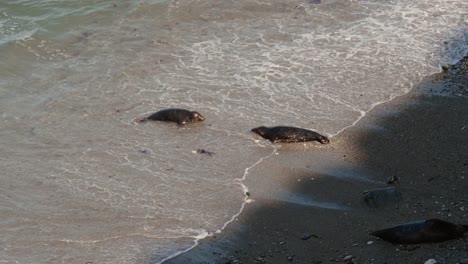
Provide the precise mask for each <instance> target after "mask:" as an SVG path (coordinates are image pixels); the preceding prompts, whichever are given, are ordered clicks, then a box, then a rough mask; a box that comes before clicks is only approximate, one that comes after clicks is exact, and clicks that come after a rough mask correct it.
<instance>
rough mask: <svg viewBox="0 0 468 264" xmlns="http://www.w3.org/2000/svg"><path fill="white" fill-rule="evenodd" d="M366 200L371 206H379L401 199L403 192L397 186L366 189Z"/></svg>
mask: <svg viewBox="0 0 468 264" xmlns="http://www.w3.org/2000/svg"><path fill="white" fill-rule="evenodd" d="M363 194H364V202H365V203H366V204H367V206H369V207H373V208H378V207H383V206H386V205H388V204H394V203H396V202H398V201H400V200H401V193H400V192H399V191H397V189H396V188H395V187H389V188H384V189H375V190H369V191H365V192H364V193H363Z"/></svg>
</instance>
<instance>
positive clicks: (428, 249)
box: [164, 57, 468, 263]
mask: <svg viewBox="0 0 468 264" xmlns="http://www.w3.org/2000/svg"><path fill="white" fill-rule="evenodd" d="M467 86H468V57H465V58H464V59H463V60H461V61H460V62H459V63H457V64H456V65H452V66H450V68H449V69H448V70H447V71H443V72H441V73H436V74H432V75H430V76H428V77H426V78H424V79H423V80H422V82H421V83H420V84H419V85H417V86H415V87H414V88H413V89H412V90H411V91H409V92H408V93H406V94H404V95H402V96H397V97H395V98H394V99H392V100H390V101H388V102H384V103H382V104H379V105H377V106H375V107H373V108H372V109H371V110H370V111H369V112H367V114H366V115H365V116H363V117H362V118H361V119H360V120H358V121H357V122H356V125H355V126H352V127H349V128H347V129H345V130H344V131H343V132H341V133H340V134H338V135H337V136H334V137H333V139H334V140H333V142H332V144H330V145H327V146H320V145H317V144H314V143H307V144H304V146H305V147H304V146H302V145H301V146H299V145H282V146H280V147H279V148H278V154H279V155H277V156H276V157H274V158H272V159H268V160H266V161H264V162H265V163H266V164H263V166H261V167H262V168H258V167H255V166H254V167H251V168H250V169H252V172H251V173H252V175H249V178H247V179H245V180H243V183H244V185H247V186H251V187H250V188H249V190H250V191H251V195H252V196H251V198H252V199H253V200H254V201H255V202H254V203H251V204H247V203H244V206H245V208H244V210H243V212H242V214H241V215H239V216H238V217H237V218H236V220H235V221H233V222H231V223H230V224H229V225H228V226H227V227H225V230H223V232H222V233H220V234H215V235H212V236H210V237H207V238H205V239H201V240H199V241H197V242H198V245H195V246H194V247H193V248H191V249H190V250H188V251H187V252H185V253H182V254H179V255H178V256H176V257H174V258H172V259H169V260H166V261H164V263H291V262H296V263H329V262H342V261H348V262H349V263H384V262H387V263H404V262H405V261H409V262H421V261H422V262H421V263H424V261H425V260H427V259H430V258H434V259H436V260H437V261H439V263H464V262H463V261H468V253H467V252H468V246H467V245H466V244H464V243H463V242H464V239H466V238H464V239H463V238H462V239H459V240H451V241H447V242H443V243H437V244H417V245H410V246H401V245H400V246H398V245H392V244H391V243H388V242H385V241H382V240H379V239H377V238H375V237H371V236H368V235H367V233H368V232H369V231H371V230H375V229H381V228H386V227H389V226H393V225H396V224H402V223H406V222H412V221H416V220H424V219H429V218H440V219H444V220H448V221H452V222H454V223H462V221H463V219H466V217H467V210H468V208H467V205H468V195H466V194H464V193H462V192H460V190H461V189H462V187H463V186H465V187H468V183H467V179H466V178H467V175H466V173H467V172H466V171H467V170H468V167H466V166H467V165H463V164H466V163H464V162H462V160H465V161H466V162H468V157H466V156H467V155H466V154H464V153H463V152H462V146H466V145H468V140H467V139H466V138H467V137H466V135H465V134H464V133H468V129H465V130H462V129H461V128H459V131H451V132H453V134H456V139H457V141H456V142H454V141H448V142H445V141H444V142H445V143H448V144H444V145H439V144H438V143H437V140H434V139H436V138H438V137H440V135H438V134H436V133H442V132H440V131H437V129H439V130H443V129H448V128H450V127H453V126H457V124H456V123H457V122H460V120H461V121H463V117H466V116H467V114H468V104H467V103H466V101H467V99H466V97H467V95H468V88H466V87H467ZM457 89H458V90H457ZM447 93H452V96H440V95H444V94H447ZM457 96H458V97H457ZM447 106H448V107H447ZM446 108H449V109H446ZM429 113H431V114H432V115H428V114H429ZM454 113H456V114H457V116H459V117H460V119H459V120H458V119H457V118H455V117H454V115H455V114H454ZM437 115H439V117H438V118H437V121H440V122H432V121H431V120H430V119H431V118H434V116H437ZM421 116H423V117H425V118H426V119H421V118H420V117H421ZM401 119H404V120H406V121H409V122H408V124H411V123H412V122H413V121H414V124H412V126H410V128H411V129H410V131H407V130H408V129H407V128H408V124H404V123H402V122H401ZM419 119H421V120H419ZM465 119H466V118H465ZM382 120H383V121H382ZM415 120H416V121H415ZM467 121H468V120H467ZM382 123H383V124H384V125H382ZM465 125H468V123H467V124H465ZM463 127H464V126H462V128H463ZM428 128H429V129H432V130H430V131H429V132H432V131H435V133H434V134H432V133H427V130H428ZM388 130H390V131H388ZM395 131H398V132H401V133H403V134H405V133H408V135H406V136H410V138H411V140H410V141H406V140H404V139H405V137H402V136H399V135H398V133H396V134H391V133H389V132H395ZM443 131H445V130H443ZM419 135H422V136H421V137H419ZM463 135H465V137H463ZM401 140H403V142H404V141H406V142H404V143H405V144H406V145H405V146H406V147H405V146H402V145H401V144H399V143H401V142H402V141H401ZM363 141H364V142H366V144H363V143H362V142H363ZM442 141H443V140H442ZM459 141H461V142H459ZM382 142H388V143H389V144H388V145H390V146H391V148H392V150H385V149H386V148H387V149H388V145H382ZM367 144H368V145H370V146H373V148H371V147H369V146H368V145H367ZM431 144H432V145H434V146H432V145H431ZM407 145H411V147H408V146H407ZM413 145H414V146H413ZM428 145H430V146H431V147H432V148H431V149H427V148H428ZM457 146H460V148H458V147H457ZM363 150H364V151H363ZM376 150H377V151H376ZM434 150H440V152H442V153H446V154H445V155H446V156H447V155H448V153H450V154H452V153H453V154H452V155H450V157H451V159H450V160H449V161H445V162H443V163H442V165H440V166H439V167H437V168H436V169H434V168H433V169H431V168H430V165H429V164H427V163H428V162H427V161H428V160H429V159H430V158H432V159H439V160H442V158H443V157H445V156H444V155H442V156H441V154H437V153H435V152H431V151H434ZM392 151H393V152H397V153H400V155H394V153H391V152H392ZM405 151H406V152H405ZM387 152H388V153H387ZM423 152H424V154H426V155H425V156H427V157H426V158H427V159H426V160H414V162H415V164H413V162H409V163H408V162H405V159H404V158H401V157H404V155H401V153H404V154H405V155H408V157H409V159H411V158H417V157H418V156H419V155H418V154H421V153H423ZM455 154H456V155H455ZM395 157H399V158H395ZM456 157H458V159H457V158H456ZM423 161H424V162H423ZM460 162H461V164H458V163H460ZM429 163H430V162H429ZM324 164H326V165H324ZM402 165H403V166H402ZM418 165H420V166H418ZM458 165H460V166H458ZM451 167H455V168H456V169H454V170H455V171H456V172H457V173H456V175H459V176H457V177H456V176H446V177H450V180H451V181H448V179H444V176H441V175H442V174H441V173H439V174H438V175H439V176H437V175H436V176H434V170H437V171H450V168H451ZM311 168H313V169H311ZM412 173H413V174H412ZM414 173H416V174H417V175H414ZM262 175H268V179H267V180H265V179H263V178H262V177H265V176H262ZM362 175H364V176H362ZM411 175H414V176H411ZM427 175H431V176H429V177H428V176H427ZM389 176H397V177H399V178H400V179H401V182H400V183H399V184H398V185H397V188H398V190H399V193H401V195H402V198H401V200H399V201H392V202H390V203H387V204H385V205H384V206H378V207H377V208H369V206H367V205H364V204H363V202H362V194H361V193H362V192H363V191H365V190H366V189H377V188H385V187H388V186H387V185H386V184H385V180H386V178H388V177H389ZM244 177H245V175H244ZM454 177H455V178H454ZM262 179H263V180H262ZM366 179H367V180H369V181H366ZM431 182H432V183H434V182H439V183H438V184H436V185H437V186H434V184H431ZM418 183H420V184H418ZM454 186H455V187H454ZM441 187H444V188H445V189H449V190H454V191H450V192H448V193H446V192H441V194H440V196H438V197H439V198H434V197H437V193H438V192H439V190H437V189H440V188H441ZM457 187H458V188H459V189H458V190H457ZM444 188H441V190H445V189H444ZM465 189H466V188H465ZM337 191H338V192H337ZM429 194H430V195H429ZM431 199H436V200H440V201H437V202H436V203H435V204H431V203H430V202H431ZM327 203H336V204H341V205H345V206H347V207H349V208H351V209H350V210H335V209H330V208H326V206H322V205H326V204H327ZM442 205H443V207H441V206H442ZM421 207H423V209H421ZM395 211H397V212H398V213H395ZM402 216H405V217H402ZM333 222H336V223H334V224H333V225H331V224H330V223H333ZM464 224H466V222H465V223H464ZM308 226H319V227H320V228H319V227H316V228H311V227H308ZM262 229H263V230H262ZM311 229H316V230H314V231H313V232H312V230H311ZM365 231H367V232H365ZM307 237H308V238H307ZM332 237H334V239H331V238H332ZM304 238H307V239H304ZM350 239H351V240H350ZM276 240H277V241H276ZM261 242H263V243H261ZM402 252H403V253H402ZM452 253H454V254H452ZM394 255H395V256H394ZM314 261H315V262H314ZM353 261H354V262H353ZM460 261H462V262H460ZM409 262H408V263H409Z"/></svg>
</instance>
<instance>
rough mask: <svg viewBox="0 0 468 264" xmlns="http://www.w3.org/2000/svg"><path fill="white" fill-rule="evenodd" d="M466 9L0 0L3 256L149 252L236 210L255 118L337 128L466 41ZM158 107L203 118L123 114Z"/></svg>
mask: <svg viewBox="0 0 468 264" xmlns="http://www.w3.org/2000/svg"><path fill="white" fill-rule="evenodd" d="M467 11H468V3H467V2H466V1H464V0H453V1H426V0H417V1H384V2H382V1H349V0H346V1H345V0H341V1H340V0H330V1H322V3H320V4H313V3H309V2H307V1H305V2H304V1H290V2H287V3H285V2H284V1H209V0H207V1H149V0H147V1H138V2H136V1H120V2H114V1H98V2H97V3H96V1H71V0H70V1H52V0H49V1H46V0H41V1H33V0H23V1H19V0H18V1H6V2H2V4H0V36H1V37H0V77H1V78H0V112H1V119H0V122H1V123H0V124H1V128H2V129H1V130H0V165H1V168H2V173H1V174H0V175H1V176H0V195H1V196H2V199H1V202H0V212H1V214H2V218H1V219H0V230H1V232H2V237H1V238H0V241H1V243H0V245H1V247H0V259H2V260H4V261H6V262H12V263H15V262H16V263H86V262H87V261H91V262H94V263H145V262H148V261H150V260H151V262H159V261H161V260H163V259H165V258H167V257H168V256H171V255H173V254H177V252H180V251H182V250H186V249H187V248H189V247H191V246H192V245H193V244H194V240H196V239H198V238H202V237H204V236H206V235H208V234H211V233H213V232H216V231H218V230H219V229H221V228H223V226H225V223H226V222H228V221H230V220H232V218H233V216H234V215H236V214H238V213H239V211H240V210H241V208H242V206H243V203H244V202H245V200H246V198H247V197H245V196H244V192H245V191H246V190H247V189H246V187H248V186H243V184H242V179H243V178H245V177H256V176H257V177H260V176H261V175H250V174H248V172H249V168H252V167H253V166H261V161H262V159H264V158H268V157H269V155H271V154H273V153H274V151H275V149H274V148H273V146H272V145H271V144H270V143H268V142H265V141H264V140H262V139H260V138H258V137H256V136H255V135H253V134H252V133H251V132H250V129H251V128H252V127H257V126H259V125H291V126H300V127H305V128H310V129H315V130H317V131H320V132H323V133H325V134H328V135H335V134H337V133H339V132H340V131H342V130H343V129H345V128H346V127H348V126H351V125H353V124H354V123H355V122H356V121H357V120H358V119H359V118H361V117H362V116H363V115H365V113H366V112H367V111H369V110H370V109H371V108H372V107H374V106H375V105H376V104H379V103H381V102H384V101H387V100H390V99H391V98H393V97H395V96H397V95H401V94H404V93H405V92H407V91H408V90H409V89H411V88H412V86H413V85H414V84H417V83H418V82H419V81H420V80H421V78H422V77H423V76H425V75H427V74H430V73H432V72H435V71H439V64H441V63H453V62H454V61H456V60H457V59H460V58H461V57H462V56H463V55H465V54H466V50H467V41H466V38H467V36H468V31H467V24H468V22H467V21H468V19H467ZM444 42H445V43H444ZM167 107H179V108H187V109H193V110H197V111H199V112H201V113H202V114H203V115H204V116H205V117H206V121H205V122H204V123H202V124H196V125H190V126H185V127H178V126H177V125H174V124H163V123H157V122H155V123H145V124H135V123H133V122H132V121H133V119H134V118H135V117H142V116H145V115H146V114H149V113H151V112H152V111H156V110H159V109H163V108H167ZM310 147H313V144H311V145H310ZM197 149H205V150H207V151H211V152H214V153H215V154H214V155H213V156H208V155H203V154H198V153H196V150H197ZM288 197H290V198H291V197H292V198H291V199H293V200H294V201H296V200H298V201H302V200H301V199H296V198H297V197H296V198H294V196H288ZM288 199H289V198H288Z"/></svg>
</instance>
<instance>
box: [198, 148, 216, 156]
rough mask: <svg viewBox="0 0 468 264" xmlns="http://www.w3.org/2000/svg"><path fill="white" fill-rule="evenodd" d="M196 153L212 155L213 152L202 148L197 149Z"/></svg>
mask: <svg viewBox="0 0 468 264" xmlns="http://www.w3.org/2000/svg"><path fill="white" fill-rule="evenodd" d="M196 153H198V154H206V155H208V156H213V155H214V152H211V151H207V150H204V149H197V151H196Z"/></svg>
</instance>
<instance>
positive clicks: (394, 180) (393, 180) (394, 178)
mask: <svg viewBox="0 0 468 264" xmlns="http://www.w3.org/2000/svg"><path fill="white" fill-rule="evenodd" d="M399 181H400V178H398V177H397V176H395V175H393V176H390V177H389V178H388V179H387V184H389V185H393V184H396V183H398V182H399Z"/></svg>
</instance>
